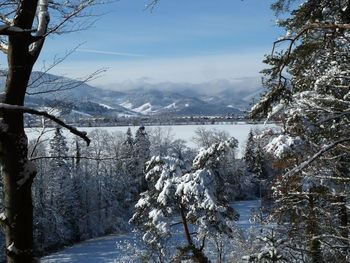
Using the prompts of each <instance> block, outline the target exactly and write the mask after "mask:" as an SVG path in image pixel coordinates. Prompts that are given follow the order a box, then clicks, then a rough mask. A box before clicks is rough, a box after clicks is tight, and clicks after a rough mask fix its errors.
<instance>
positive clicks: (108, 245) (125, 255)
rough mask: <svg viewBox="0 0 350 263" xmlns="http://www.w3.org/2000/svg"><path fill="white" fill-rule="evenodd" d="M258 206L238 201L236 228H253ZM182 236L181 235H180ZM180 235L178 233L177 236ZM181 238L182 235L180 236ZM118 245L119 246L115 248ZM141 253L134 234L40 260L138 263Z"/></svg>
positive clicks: (85, 244)
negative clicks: (254, 213) (253, 217)
mask: <svg viewBox="0 0 350 263" xmlns="http://www.w3.org/2000/svg"><path fill="white" fill-rule="evenodd" d="M258 206H259V201H258V200H252V201H238V202H236V203H235V204H234V208H235V209H236V210H237V211H238V212H239V213H240V215H241V216H240V220H239V221H238V222H237V226H239V227H241V228H243V229H247V228H249V227H251V226H253V225H254V224H253V223H250V222H249V218H250V216H251V211H252V209H254V208H257V207H258ZM181 234H182V233H181ZM178 235H180V233H179V234H178ZM181 236H182V235H181ZM116 244H119V246H116ZM140 251H141V243H140V240H139V238H138V237H137V236H136V235H135V234H134V233H130V234H129V235H110V236H105V237H100V238H95V239H91V240H88V241H85V242H82V243H79V244H77V245H74V246H72V247H69V248H66V249H64V250H62V251H60V252H57V253H54V254H51V255H49V256H47V257H44V258H42V259H41V262H42V263H58V262H62V263H64V262H70V263H117V262H118V263H129V262H138V261H137V257H138V256H137V255H138V254H139V253H140Z"/></svg>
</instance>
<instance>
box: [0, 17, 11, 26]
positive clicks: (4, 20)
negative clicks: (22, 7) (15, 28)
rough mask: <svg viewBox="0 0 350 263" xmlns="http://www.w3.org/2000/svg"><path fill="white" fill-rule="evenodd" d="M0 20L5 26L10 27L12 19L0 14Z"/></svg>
mask: <svg viewBox="0 0 350 263" xmlns="http://www.w3.org/2000/svg"><path fill="white" fill-rule="evenodd" d="M0 19H1V21H3V22H4V23H5V24H8V25H12V23H13V19H11V18H9V17H7V16H5V15H4V14H0Z"/></svg>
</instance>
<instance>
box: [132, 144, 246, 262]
mask: <svg viewBox="0 0 350 263" xmlns="http://www.w3.org/2000/svg"><path fill="white" fill-rule="evenodd" d="M236 146H237V141H236V140H235V139H231V140H227V141H225V142H220V143H215V144H213V145H212V146H211V147H209V148H208V149H206V150H204V149H203V150H202V151H201V152H200V153H199V154H198V155H197V157H196V158H195V159H194V161H193V165H192V168H190V167H186V165H185V164H184V162H182V161H181V160H179V159H176V158H174V157H160V156H157V157H152V159H151V160H150V161H149V162H147V166H146V179H147V181H149V190H147V191H145V192H143V193H142V194H141V198H140V199H139V201H138V202H137V204H136V213H135V214H134V216H133V218H132V222H135V223H137V224H138V226H139V227H140V228H141V229H142V230H143V231H144V235H143V241H144V242H145V243H146V245H147V246H148V247H150V248H152V249H158V250H160V249H162V247H163V246H162V244H164V240H167V239H169V238H170V237H171V235H172V231H171V225H172V222H173V219H174V218H175V217H179V218H180V219H181V223H182V227H183V232H184V236H185V240H186V245H183V246H178V247H179V254H178V255H177V256H176V258H177V259H179V260H181V259H182V257H183V256H184V255H190V256H191V258H192V259H193V260H194V261H196V262H208V259H207V258H206V256H205V255H204V253H203V248H204V240H205V238H206V237H208V238H210V237H211V236H213V235H215V236H216V235H218V234H223V235H226V236H231V235H232V232H233V230H232V228H233V225H232V221H233V220H237V219H238V217H239V215H238V213H237V212H236V211H235V210H234V209H233V208H232V207H231V206H230V201H231V198H232V194H233V191H232V190H230V185H229V183H230V182H231V183H232V182H233V180H232V176H234V174H232V172H233V171H234V170H232V161H233V160H232V159H231V157H232V156H233V152H234V148H235V147H236ZM230 177H231V180H228V178H230ZM239 181H240V179H239V178H237V183H238V182H239ZM231 187H232V185H231ZM233 187H234V186H233ZM190 225H192V226H193V227H194V228H195V229H196V230H197V235H196V239H194V237H193V236H192V235H191V233H190V232H189V229H190V228H189V226H190ZM196 240H198V241H199V240H202V242H203V243H202V245H198V244H196V242H195V241H196ZM162 256H163V257H165V256H166V255H162Z"/></svg>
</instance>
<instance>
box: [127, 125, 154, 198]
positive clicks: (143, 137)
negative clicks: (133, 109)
mask: <svg viewBox="0 0 350 263" xmlns="http://www.w3.org/2000/svg"><path fill="white" fill-rule="evenodd" d="M150 147H151V143H150V140H149V138H148V134H147V132H146V129H145V127H144V126H141V127H140V128H139V129H138V130H137V131H136V134H135V140H134V144H133V157H134V161H135V171H134V174H133V175H132V176H133V177H134V180H135V183H136V185H137V186H138V187H137V188H138V189H139V190H141V191H142V190H145V189H146V181H145V180H144V166H145V163H146V162H147V161H148V160H149V159H150V154H151V151H150Z"/></svg>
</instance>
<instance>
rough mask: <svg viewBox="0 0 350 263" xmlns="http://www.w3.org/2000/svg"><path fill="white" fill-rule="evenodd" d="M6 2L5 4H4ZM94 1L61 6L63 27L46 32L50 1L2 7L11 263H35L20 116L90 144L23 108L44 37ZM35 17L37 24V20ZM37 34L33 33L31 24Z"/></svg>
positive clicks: (2, 151) (1, 113) (0, 147)
mask: <svg viewBox="0 0 350 263" xmlns="http://www.w3.org/2000/svg"><path fill="white" fill-rule="evenodd" d="M4 1H5V0H4ZM93 2H94V1H93V0H87V1H84V0H82V1H80V0H79V1H77V3H76V4H70V5H69V6H68V5H67V6H64V4H62V8H66V9H65V11H67V12H63V11H62V18H61V21H59V22H58V24H57V25H56V26H55V27H54V29H53V30H51V31H50V32H48V23H49V12H48V8H49V4H48V0H20V1H18V2H14V1H11V2H10V1H9V2H6V3H5V2H4V4H3V6H4V7H2V8H7V9H8V10H9V9H10V11H9V12H7V13H8V14H13V15H12V16H13V18H8V17H5V16H4V15H3V14H2V13H3V12H6V11H3V10H1V16H0V21H2V22H3V23H4V25H0V35H2V36H6V37H7V40H6V41H7V43H5V42H4V38H1V39H0V50H1V51H3V52H4V53H5V54H6V55H7V62H8V69H7V77H6V84H5V85H6V86H5V88H4V93H3V94H2V96H1V99H0V103H1V106H0V164H1V167H2V179H3V191H4V213H3V214H1V216H0V222H1V224H2V227H3V229H4V232H5V237H6V254H7V262H9V263H31V262H36V259H35V251H34V242H33V204H32V192H31V186H32V182H33V179H34V177H35V175H36V170H35V166H34V164H32V163H31V161H30V160H29V159H28V157H27V154H28V140H27V136H26V134H25V131H24V123H23V114H24V113H30V114H37V115H42V116H46V117H49V118H50V119H51V120H53V121H55V122H57V123H58V124H60V125H63V126H64V127H66V128H68V129H69V130H70V131H71V132H73V133H75V134H77V135H79V136H81V137H82V138H83V139H85V140H86V142H87V143H89V139H88V138H87V137H86V134H83V133H80V132H79V131H77V130H76V129H75V128H73V127H70V126H69V125H66V124H65V123H63V122H62V121H60V120H59V119H57V118H55V117H53V116H50V115H49V114H47V113H46V112H39V111H35V110H32V109H28V108H25V107H23V105H24V98H25V95H26V90H27V86H28V82H29V79H30V75H31V73H32V69H33V66H34V64H35V62H36V60H37V58H38V56H39V54H40V52H41V49H42V47H43V45H44V41H45V37H46V36H47V35H48V34H49V33H52V32H54V31H57V30H58V28H59V27H60V26H62V25H63V24H64V23H65V22H66V21H67V20H69V19H71V18H74V17H77V15H78V14H79V13H81V11H82V10H84V9H85V8H86V7H88V6H91V5H93ZM36 17H37V19H36ZM35 19H36V20H37V23H36V25H37V28H36V29H35V30H33V29H32V28H33V24H34V20H35Z"/></svg>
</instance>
